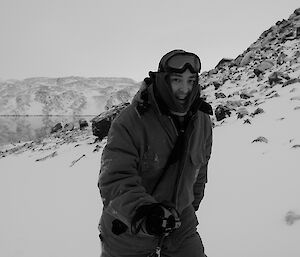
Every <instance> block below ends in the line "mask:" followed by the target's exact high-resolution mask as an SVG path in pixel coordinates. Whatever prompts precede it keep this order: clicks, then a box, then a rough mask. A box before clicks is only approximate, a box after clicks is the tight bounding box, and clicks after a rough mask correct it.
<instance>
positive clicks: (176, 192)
mask: <svg viewBox="0 0 300 257" xmlns="http://www.w3.org/2000/svg"><path fill="white" fill-rule="evenodd" d="M194 118H195V116H193V117H191V122H194ZM190 124H191V123H189V125H188V127H187V128H186V130H188V129H189V127H190V126H191V125H190ZM192 134H193V131H192V132H191V134H190V135H189V138H188V143H187V145H186V147H185V150H184V162H183V164H182V165H181V167H180V169H179V174H178V177H177V180H176V185H175V199H174V200H175V206H176V209H178V186H179V182H180V181H181V177H182V173H183V171H184V168H185V166H186V162H187V158H188V149H189V148H190V144H191V138H192Z"/></svg>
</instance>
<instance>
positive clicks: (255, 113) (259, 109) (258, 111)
mask: <svg viewBox="0 0 300 257" xmlns="http://www.w3.org/2000/svg"><path fill="white" fill-rule="evenodd" d="M264 112H265V111H264V109H262V108H257V109H256V110H255V111H254V112H253V113H251V116H252V117H254V116H255V115H257V114H261V113H264Z"/></svg>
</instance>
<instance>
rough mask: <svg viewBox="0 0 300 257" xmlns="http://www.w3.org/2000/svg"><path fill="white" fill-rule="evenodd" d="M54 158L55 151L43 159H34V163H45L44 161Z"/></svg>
mask: <svg viewBox="0 0 300 257" xmlns="http://www.w3.org/2000/svg"><path fill="white" fill-rule="evenodd" d="M55 156H57V152H56V151H55V152H53V153H51V154H49V155H46V156H45V157H43V158H40V159H36V160H35V161H36V162H40V161H45V160H47V159H49V158H53V157H55Z"/></svg>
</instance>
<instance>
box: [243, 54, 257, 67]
mask: <svg viewBox="0 0 300 257" xmlns="http://www.w3.org/2000/svg"><path fill="white" fill-rule="evenodd" d="M253 56H254V52H253V51H250V52H248V53H246V54H245V55H244V57H243V59H242V60H241V63H240V66H245V65H248V64H249V63H250V61H251V60H252V58H253Z"/></svg>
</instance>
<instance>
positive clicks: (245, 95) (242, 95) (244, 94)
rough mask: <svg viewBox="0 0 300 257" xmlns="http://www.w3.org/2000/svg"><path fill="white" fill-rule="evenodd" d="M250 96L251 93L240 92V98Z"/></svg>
mask: <svg viewBox="0 0 300 257" xmlns="http://www.w3.org/2000/svg"><path fill="white" fill-rule="evenodd" d="M251 97H252V95H250V94H248V93H245V92H244V93H241V94H240V98H242V99H249V98H251Z"/></svg>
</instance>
